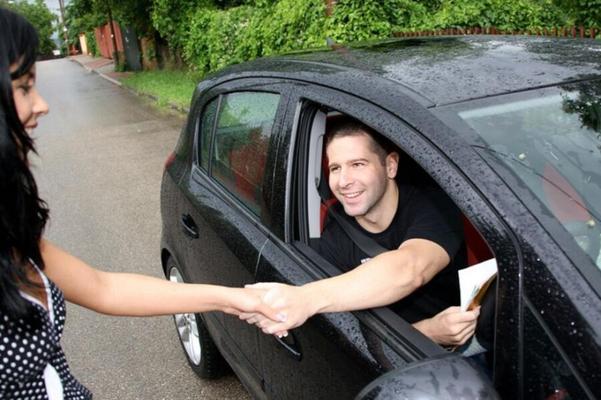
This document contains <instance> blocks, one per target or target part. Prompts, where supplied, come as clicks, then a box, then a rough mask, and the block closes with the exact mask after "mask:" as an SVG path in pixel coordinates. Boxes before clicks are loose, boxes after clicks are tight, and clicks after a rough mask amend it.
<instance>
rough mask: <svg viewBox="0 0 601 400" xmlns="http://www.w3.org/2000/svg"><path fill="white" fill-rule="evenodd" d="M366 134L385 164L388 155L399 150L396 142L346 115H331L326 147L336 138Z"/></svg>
mask: <svg viewBox="0 0 601 400" xmlns="http://www.w3.org/2000/svg"><path fill="white" fill-rule="evenodd" d="M361 135H366V136H368V137H369V138H370V139H371V141H370V142H371V150H372V151H373V152H374V153H376V154H377V155H378V157H379V158H380V161H381V162H382V164H383V165H384V163H385V161H386V156H388V155H389V154H390V153H392V152H395V151H397V150H396V147H395V145H394V144H392V143H391V142H390V141H389V140H388V139H386V138H385V137H383V136H382V135H380V134H379V133H377V132H376V131H374V130H373V129H372V128H370V127H369V126H367V125H365V124H363V123H361V122H359V121H357V120H356V119H354V118H351V117H347V116H346V115H339V116H335V117H329V118H328V120H327V123H326V135H325V148H326V150H327V148H328V146H329V145H330V143H331V142H332V141H333V140H334V139H336V138H342V137H348V136H361Z"/></svg>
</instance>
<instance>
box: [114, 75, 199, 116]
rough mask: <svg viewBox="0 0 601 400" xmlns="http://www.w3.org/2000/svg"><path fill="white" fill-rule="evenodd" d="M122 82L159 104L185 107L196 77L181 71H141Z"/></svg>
mask: <svg viewBox="0 0 601 400" xmlns="http://www.w3.org/2000/svg"><path fill="white" fill-rule="evenodd" d="M122 81H123V84H124V85H125V86H127V87H130V88H132V89H134V90H136V91H138V92H140V93H144V94H146V95H150V96H152V97H153V98H155V99H156V100H157V102H158V103H159V105H161V106H165V105H168V104H173V105H176V106H177V107H180V108H186V107H188V106H189V104H190V98H191V97H192V93H193V92H194V88H195V87H196V83H195V82H196V79H195V77H194V76H193V75H191V74H190V73H186V72H182V71H171V70H163V71H143V72H135V73H133V74H132V75H129V76H127V77H124V78H123V80H122Z"/></svg>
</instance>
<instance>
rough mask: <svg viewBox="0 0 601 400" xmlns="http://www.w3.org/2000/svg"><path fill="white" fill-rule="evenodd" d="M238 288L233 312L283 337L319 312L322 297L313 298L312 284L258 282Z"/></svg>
mask: <svg viewBox="0 0 601 400" xmlns="http://www.w3.org/2000/svg"><path fill="white" fill-rule="evenodd" d="M238 290H239V291H240V292H239V293H240V296H239V297H238V298H235V299H233V300H234V301H233V304H232V308H233V309H232V310H231V311H230V313H231V314H236V315H238V317H239V318H240V319H241V320H244V321H246V322H248V323H249V324H254V325H256V326H257V327H258V328H260V329H261V330H262V331H263V332H264V333H266V334H269V335H276V336H278V337H280V338H281V337H285V336H287V335H288V330H290V329H293V328H296V327H298V326H300V325H302V324H303V323H304V322H305V321H306V320H307V319H308V318H309V317H311V316H313V315H314V314H316V313H318V312H319V311H320V308H319V307H318V305H317V304H318V301H317V300H318V299H319V298H318V296H313V298H311V287H310V285H305V286H290V285H285V284H281V283H256V284H254V285H246V286H245V288H244V289H238Z"/></svg>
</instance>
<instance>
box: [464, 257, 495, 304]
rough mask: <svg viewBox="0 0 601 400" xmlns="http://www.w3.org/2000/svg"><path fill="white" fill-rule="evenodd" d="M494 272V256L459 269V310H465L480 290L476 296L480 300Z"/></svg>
mask: <svg viewBox="0 0 601 400" xmlns="http://www.w3.org/2000/svg"><path fill="white" fill-rule="evenodd" d="M496 274H497V260H496V259H495V258H491V259H490V260H486V261H483V262H481V263H478V264H475V265H472V266H471V267H467V268H464V269H460V270H459V291H460V293H461V310H463V311H466V310H467V309H468V307H469V306H470V304H471V303H472V301H473V300H474V299H475V298H476V296H478V294H479V293H480V291H482V293H480V296H478V297H479V299H480V300H481V298H482V296H483V295H484V293H485V292H486V290H487V289H488V286H489V284H490V282H492V280H493V277H494V276H495V275H496Z"/></svg>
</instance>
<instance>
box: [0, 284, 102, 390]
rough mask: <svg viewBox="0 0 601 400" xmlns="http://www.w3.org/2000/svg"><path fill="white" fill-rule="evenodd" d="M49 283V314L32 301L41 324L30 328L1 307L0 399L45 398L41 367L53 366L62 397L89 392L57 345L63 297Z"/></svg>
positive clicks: (62, 325) (63, 303) (63, 310)
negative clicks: (61, 390) (7, 313)
mask: <svg viewBox="0 0 601 400" xmlns="http://www.w3.org/2000/svg"><path fill="white" fill-rule="evenodd" d="M47 282H48V285H49V286H50V293H51V302H49V307H51V309H50V311H49V312H51V313H53V314H52V319H51V316H50V315H49V314H48V312H47V311H46V309H45V308H44V307H43V306H42V305H40V304H37V303H35V302H32V304H33V305H34V309H35V312H36V317H37V318H39V320H40V324H38V326H37V327H35V328H33V327H32V326H31V325H30V324H28V323H26V322H25V321H23V320H22V319H12V318H11V317H9V316H8V315H6V314H4V313H3V312H2V311H1V310H0V399H7V400H9V399H11V400H12V399H19V400H38V399H39V400H44V399H48V394H47V392H46V384H45V381H44V369H45V368H46V366H47V365H48V364H50V365H52V367H54V369H55V370H56V372H57V373H58V376H59V378H60V381H61V384H62V387H63V397H64V400H75V399H78V400H87V399H91V398H92V393H91V392H90V391H89V390H88V389H86V388H85V387H84V386H83V385H81V384H80V383H79V382H78V381H77V380H75V378H74V377H73V375H71V372H70V371H69V367H68V365H67V360H66V359H65V354H64V353H63V350H62V348H61V347H60V339H61V336H62V334H63V328H64V326H65V316H66V313H65V299H64V297H63V294H62V292H61V291H60V290H59V289H58V287H57V286H56V285H55V284H54V283H52V282H51V281H50V280H47Z"/></svg>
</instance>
